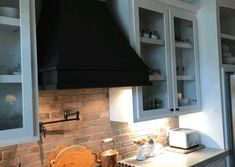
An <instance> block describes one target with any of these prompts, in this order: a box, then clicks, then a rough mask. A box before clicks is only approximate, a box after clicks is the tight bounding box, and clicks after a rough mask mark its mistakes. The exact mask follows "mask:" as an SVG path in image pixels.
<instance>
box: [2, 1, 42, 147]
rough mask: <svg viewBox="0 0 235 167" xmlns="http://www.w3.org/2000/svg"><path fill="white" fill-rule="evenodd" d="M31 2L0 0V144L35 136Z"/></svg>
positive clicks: (16, 141) (34, 57)
mask: <svg viewBox="0 0 235 167" xmlns="http://www.w3.org/2000/svg"><path fill="white" fill-rule="evenodd" d="M33 7H34V1H31V0H19V1H18V0H5V1H4V0H2V1H0V36H1V38H0V147H1V146H6V145H12V144H19V143H24V142H29V141H33V140H36V139H38V133H37V132H38V121H37V118H38V117H37V102H36V101H37V86H36V85H37V79H36V78H37V75H36V68H37V67H36V50H35V48H36V47H35V39H36V38H35V20H34V17H35V15H34V8H33Z"/></svg>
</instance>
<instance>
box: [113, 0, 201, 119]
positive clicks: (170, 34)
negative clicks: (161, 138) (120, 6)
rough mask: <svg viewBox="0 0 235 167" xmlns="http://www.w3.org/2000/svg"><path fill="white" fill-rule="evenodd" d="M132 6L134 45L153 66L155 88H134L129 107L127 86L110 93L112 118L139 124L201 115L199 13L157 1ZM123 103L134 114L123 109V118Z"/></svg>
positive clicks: (147, 62) (140, 2)
mask: <svg viewBox="0 0 235 167" xmlns="http://www.w3.org/2000/svg"><path fill="white" fill-rule="evenodd" d="M129 5H130V8H129V9H131V10H129V12H131V14H130V18H132V21H130V22H131V23H132V25H131V26H130V28H129V29H132V31H130V32H133V34H132V35H130V41H131V42H132V43H133V46H134V48H135V49H136V52H137V53H138V54H139V56H140V57H141V58H142V60H143V61H144V62H145V63H146V64H147V65H148V67H149V68H150V70H151V73H150V76H149V78H150V80H151V81H152V83H153V85H151V86H142V87H133V88H129V90H132V93H130V91H129V97H130V98H131V99H132V102H129V103H128V104H127V103H125V102H127V100H124V101H122V100H121V97H122V96H123V92H127V91H128V88H115V89H110V112H111V115H110V119H111V120H112V121H128V120H129V121H130V122H139V121H146V120H152V119H157V118H163V117H169V116H175V115H181V114H186V113H191V112H197V111H200V86H199V62H198V45H197V42H198V41H197V22H196V17H195V16H194V14H193V13H190V12H188V11H185V10H182V9H176V8H175V7H172V6H169V5H166V4H163V3H159V2H156V1H152V0H135V1H131V2H130V1H129ZM187 5H188V4H187ZM116 16H118V14H117V15H116ZM119 16H120V15H119ZM119 20H120V19H119ZM114 94H115V95H116V96H114ZM124 94H125V93H124ZM131 96H132V97H131ZM126 98H127V97H125V99H126ZM120 101H122V102H121V103H120ZM122 105H125V106H128V107H127V108H128V110H130V111H128V112H127V109H124V113H123V115H122V112H123V111H122V107H118V108H119V109H117V106H122ZM127 115H128V116H127ZM127 118H128V119H127Z"/></svg>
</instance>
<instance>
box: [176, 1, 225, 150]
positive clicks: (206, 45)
mask: <svg viewBox="0 0 235 167" xmlns="http://www.w3.org/2000/svg"><path fill="white" fill-rule="evenodd" d="M216 10H217V6H216V1H215V0H202V1H201V8H200V10H199V12H198V15H197V17H198V32H199V48H200V49H199V53H200V54H199V55H200V70H201V72H200V75H201V95H202V113H196V114H191V115H185V116H180V118H179V120H180V127H191V128H194V129H198V130H199V131H200V132H201V143H202V144H205V145H206V146H208V147H215V148H224V139H223V118H222V94H221V85H220V66H219V41H218V29H217V24H218V23H217V13H216V12H217V11H216Z"/></svg>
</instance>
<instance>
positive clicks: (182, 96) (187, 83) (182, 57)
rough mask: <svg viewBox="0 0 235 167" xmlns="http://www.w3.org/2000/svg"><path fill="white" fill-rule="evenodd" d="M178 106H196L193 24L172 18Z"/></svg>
mask: <svg viewBox="0 0 235 167" xmlns="http://www.w3.org/2000/svg"><path fill="white" fill-rule="evenodd" d="M174 28H175V29H174V30H175V47H176V48H175V59H176V75H177V77H176V78H177V98H178V106H188V105H194V104H197V94H196V73H195V71H196V69H195V57H196V56H195V52H194V51H195V50H194V34H193V33H194V32H193V22H192V21H189V20H185V19H181V18H176V17H174Z"/></svg>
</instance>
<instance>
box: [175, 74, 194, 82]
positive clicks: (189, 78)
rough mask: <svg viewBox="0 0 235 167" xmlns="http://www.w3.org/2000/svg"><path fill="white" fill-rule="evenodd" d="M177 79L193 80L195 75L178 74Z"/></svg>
mask: <svg viewBox="0 0 235 167" xmlns="http://www.w3.org/2000/svg"><path fill="white" fill-rule="evenodd" d="M177 80H184V81H193V80H195V77H194V76H191V75H177Z"/></svg>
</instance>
